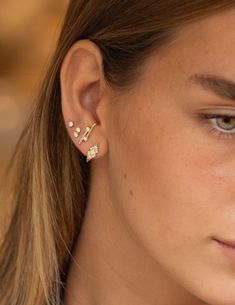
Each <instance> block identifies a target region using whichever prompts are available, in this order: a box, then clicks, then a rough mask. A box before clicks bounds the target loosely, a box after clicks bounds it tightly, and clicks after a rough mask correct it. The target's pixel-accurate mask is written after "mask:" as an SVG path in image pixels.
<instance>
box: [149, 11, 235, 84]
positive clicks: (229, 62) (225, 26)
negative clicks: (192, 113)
mask: <svg viewBox="0 0 235 305" xmlns="http://www.w3.org/2000/svg"><path fill="white" fill-rule="evenodd" d="M195 73H196V74H201V73H207V74H214V75H223V76H224V77H227V78H228V79H231V80H234V81H235V8H232V9H228V10H225V11H223V12H220V13H217V14H214V15H211V16H208V17H205V18H203V19H201V20H198V21H196V22H193V23H189V24H187V25H185V26H183V27H182V29H181V30H180V31H179V32H178V34H177V36H176V38H175V39H174V40H173V41H172V43H170V44H169V45H166V47H165V48H163V49H162V50H161V51H160V52H157V54H155V55H154V56H153V57H152V58H150V60H149V61H148V63H147V68H146V76H147V80H148V81H151V79H152V80H153V83H154V84H156V82H158V83H163V84H164V86H166V85H168V86H170V85H171V84H172V85H174V84H175V85H176V86H180V84H181V85H182V86H185V85H186V83H187V79H188V77H189V75H191V74H195ZM166 80H167V82H166ZM168 89H169V88H168Z"/></svg>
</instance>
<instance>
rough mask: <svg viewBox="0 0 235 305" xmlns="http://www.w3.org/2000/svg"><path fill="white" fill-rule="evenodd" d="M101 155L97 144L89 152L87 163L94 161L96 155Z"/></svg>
mask: <svg viewBox="0 0 235 305" xmlns="http://www.w3.org/2000/svg"><path fill="white" fill-rule="evenodd" d="M98 153H99V145H98V144H95V145H93V146H92V147H90V149H89V150H88V152H87V158H86V162H89V161H90V160H91V159H94V158H95V157H96V155H97V154H98Z"/></svg>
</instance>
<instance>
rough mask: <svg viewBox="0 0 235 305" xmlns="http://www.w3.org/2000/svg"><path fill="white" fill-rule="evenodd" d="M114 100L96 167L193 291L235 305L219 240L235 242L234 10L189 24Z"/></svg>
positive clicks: (160, 258)
mask: <svg viewBox="0 0 235 305" xmlns="http://www.w3.org/2000/svg"><path fill="white" fill-rule="evenodd" d="M228 82H229V83H228ZM115 99H116V100H115V103H114V102H110V103H108V104H107V105H108V106H107V107H108V108H107V114H108V115H107V116H106V121H105V130H107V132H106V137H107V142H108V150H107V154H104V155H103V156H102V158H101V159H100V160H99V159H98V158H97V161H96V160H94V162H97V164H95V163H94V168H93V169H94V171H95V169H96V167H97V168H98V167H99V161H100V162H101V160H105V161H104V162H103V163H102V166H103V165H104V164H106V165H107V167H106V168H105V170H106V171H107V173H108V174H107V175H108V177H109V179H108V188H109V192H110V194H111V195H110V198H112V202H113V204H114V206H115V207H116V212H117V213H120V215H122V219H123V221H124V222H125V223H126V224H127V225H128V228H129V229H130V230H131V231H132V233H133V236H136V237H137V239H138V241H139V244H141V245H142V247H143V248H145V250H146V251H147V253H148V254H149V256H151V257H152V258H153V259H154V260H155V261H156V262H157V263H158V264H159V265H160V266H161V267H162V268H163V270H165V271H166V272H167V273H168V274H170V275H171V277H172V278H173V279H175V281H176V282H178V283H179V284H180V285H182V286H183V287H185V288H186V289H187V290H188V291H189V292H190V293H192V294H194V295H195V296H197V297H199V298H200V299H201V300H203V301H204V302H206V303H208V304H213V305H215V304H220V305H232V304H235V260H231V259H230V258H228V257H227V256H226V255H224V253H223V252H222V251H221V248H220V247H219V246H218V244H217V243H216V242H215V241H214V240H213V238H218V239H227V240H235V10H234V9H230V10H227V11H224V12H222V13H219V14H215V15H213V16H210V17H207V18H204V19H201V20H200V21H197V22H195V23H192V24H189V25H187V26H185V27H184V28H183V29H182V30H181V32H180V33H179V35H178V37H177V39H176V40H174V42H172V44H170V45H169V46H167V47H165V48H164V49H162V50H161V51H159V52H158V53H157V54H155V55H153V56H152V57H150V58H148V61H147V62H146V65H145V68H144V73H143V75H142V77H141V80H140V81H139V83H138V85H137V86H136V87H135V88H134V89H133V90H130V91H129V92H125V93H121V94H120V95H118V96H116V98H115ZM100 113H101V111H100ZM216 116H217V117H216ZM230 116H231V117H232V118H230V119H229V117H230ZM233 117H234V118H233ZM96 130H97V133H98V132H99V131H98V127H97V129H96ZM94 137H95V131H94ZM94 141H95V140H94ZM92 162H93V161H92ZM99 173H100V171H99ZM101 176H102V175H100V176H99V179H100V180H102V178H101ZM97 181H98V179H97ZM110 198H109V199H110ZM97 230H98V229H97ZM110 234H111V233H110ZM120 243H121V241H120Z"/></svg>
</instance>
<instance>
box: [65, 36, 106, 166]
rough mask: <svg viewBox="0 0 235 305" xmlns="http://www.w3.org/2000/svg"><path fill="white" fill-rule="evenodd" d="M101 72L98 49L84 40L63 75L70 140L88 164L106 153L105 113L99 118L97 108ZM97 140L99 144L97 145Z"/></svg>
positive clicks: (67, 61) (74, 48)
mask: <svg viewBox="0 0 235 305" xmlns="http://www.w3.org/2000/svg"><path fill="white" fill-rule="evenodd" d="M102 69H103V67H102V57H101V55H100V53H99V50H98V47H96V46H95V45H94V43H93V42H91V41H89V40H81V41H78V42H76V43H75V44H74V45H73V46H72V47H71V49H70V50H69V51H68V53H67V55H66V57H65V59H64V61H63V64H62V67H61V72H60V81H61V103H62V112H63V116H64V121H65V122H66V127H67V130H68V133H69V136H70V137H71V139H72V141H73V142H74V144H75V145H76V146H77V147H78V149H79V150H80V151H81V152H82V153H83V154H84V155H86V156H87V162H88V161H90V160H91V159H93V158H95V157H96V156H97V155H98V153H99V156H102V154H104V153H105V151H106V150H107V143H106V141H107V140H106V137H105V136H104V135H105V133H103V132H102V126H103V124H102V122H103V120H104V119H105V118H104V117H102V116H101V115H102V114H103V113H104V111H103V112H101V115H100V116H99V115H97V112H96V110H97V106H98V105H99V104H100V103H102V94H101V83H102V73H103V70H102ZM99 106H100V105H99ZM78 121H79V122H80V123H79V124H77V122H78ZM95 127H96V128H95ZM94 128H95V130H94ZM80 136H81V137H80ZM89 137H91V140H93V143H91V144H90V143H89V144H88V143H87V142H89V141H88V139H89ZM94 139H95V141H96V142H98V143H94Z"/></svg>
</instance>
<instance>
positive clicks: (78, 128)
mask: <svg viewBox="0 0 235 305" xmlns="http://www.w3.org/2000/svg"><path fill="white" fill-rule="evenodd" d="M68 126H69V128H72V127H74V122H73V121H70V122H69V123H68ZM80 132H81V128H80V127H77V128H76V130H75V131H74V132H73V135H74V137H75V138H77V137H78V136H79V133H80Z"/></svg>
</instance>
